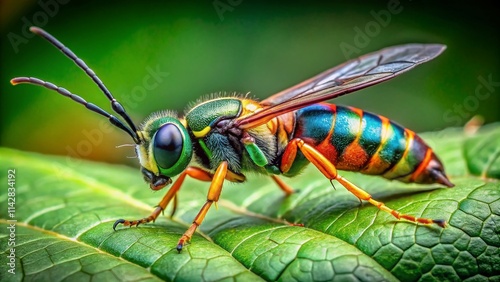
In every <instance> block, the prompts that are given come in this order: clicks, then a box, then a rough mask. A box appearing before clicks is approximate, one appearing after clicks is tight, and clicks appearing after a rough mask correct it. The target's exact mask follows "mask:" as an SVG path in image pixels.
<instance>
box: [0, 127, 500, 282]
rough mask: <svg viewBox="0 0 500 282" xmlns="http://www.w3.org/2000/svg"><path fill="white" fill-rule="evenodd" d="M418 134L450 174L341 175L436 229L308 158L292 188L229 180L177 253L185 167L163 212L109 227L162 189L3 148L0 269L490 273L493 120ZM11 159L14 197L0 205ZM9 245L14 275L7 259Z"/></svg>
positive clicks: (497, 261) (124, 274)
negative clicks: (328, 175) (400, 215)
mask: <svg viewBox="0 0 500 282" xmlns="http://www.w3.org/2000/svg"><path fill="white" fill-rule="evenodd" d="M422 137H423V138H424V139H425V140H426V141H427V142H428V143H429V145H431V147H433V148H434V149H435V151H436V153H437V154H438V155H439V156H440V158H441V160H442V161H443V163H444V164H445V168H446V171H447V174H448V175H449V176H450V179H451V181H452V182H453V183H454V184H456V187H454V188H452V189H449V188H440V187H438V186H436V185H428V186H423V185H414V184H412V185H408V184H403V183H399V182H391V181H387V180H385V179H382V178H380V177H376V176H366V175H360V174H358V173H348V172H342V175H343V176H344V177H346V178H347V179H349V180H351V181H352V182H354V183H355V184H357V185H358V186H360V187H362V188H364V189H366V190H367V191H368V192H370V193H371V194H372V195H373V197H374V198H375V199H377V200H381V201H384V202H385V203H386V204H387V205H388V206H389V207H391V208H394V209H397V210H398V211H401V212H404V213H408V214H412V215H415V216H421V217H429V218H442V219H445V220H447V221H448V227H447V228H445V229H442V228H439V227H437V226H423V225H416V224H414V223H411V222H405V221H398V220H396V219H395V218H393V217H392V216H391V215H390V214H388V213H385V212H381V211H379V210H378V209H377V208H376V207H374V206H372V205H370V204H366V203H363V204H360V202H359V200H358V199H357V198H355V197H354V196H353V195H351V194H350V193H349V192H347V191H346V190H345V189H344V188H343V187H342V186H341V185H340V184H338V183H336V182H334V185H335V188H336V190H334V189H333V188H332V186H331V184H330V183H329V181H327V180H326V179H325V178H324V177H323V176H322V175H321V174H320V173H319V172H318V171H316V169H315V168H314V167H313V166H309V167H308V168H307V169H306V171H305V172H304V173H303V174H302V175H300V176H297V177H295V178H293V179H285V180H286V181H287V182H288V183H289V184H291V185H292V186H293V187H295V188H296V189H297V190H298V192H297V193H294V194H293V195H291V196H289V197H285V196H284V195H283V193H282V191H281V190H280V189H278V188H277V187H276V185H275V184H274V183H273V182H272V181H271V180H270V179H268V178H267V177H263V176H257V175H250V176H249V179H248V181H247V182H246V183H244V184H232V183H226V184H225V185H224V189H223V192H222V196H221V200H220V201H219V203H218V208H217V209H216V208H215V207H212V209H211V210H210V211H209V213H208V215H207V217H206V219H205V221H204V222H203V224H202V225H201V227H200V228H199V232H197V233H196V234H195V236H194V237H193V239H192V240H191V243H190V244H188V245H187V246H186V247H185V248H184V249H183V251H182V252H181V253H180V254H179V253H177V250H176V249H175V246H176V244H177V241H178V239H179V237H180V236H181V235H182V233H183V232H184V231H185V230H186V229H187V227H188V226H189V225H190V223H191V222H192V220H193V218H194V216H195V215H196V214H197V213H198V211H199V209H200V208H201V206H202V205H203V203H204V202H205V199H206V193H207V190H208V184H207V183H205V182H199V181H195V180H192V179H186V181H185V183H184V185H183V188H182V189H181V191H180V193H179V206H178V210H177V212H176V214H175V216H174V217H173V218H170V217H169V216H168V215H169V214H170V210H169V209H167V211H165V216H160V217H159V219H158V220H157V221H156V222H155V223H153V224H146V225H141V226H140V227H138V228H135V227H134V228H123V227H122V228H120V227H119V228H117V231H116V232H115V231H113V229H112V225H113V223H114V221H115V220H117V219H119V218H125V219H139V218H143V217H146V216H148V215H149V214H150V213H151V212H152V210H153V207H154V206H155V205H156V204H157V203H158V202H159V201H160V200H161V197H162V196H163V195H164V193H165V191H159V192H152V191H151V190H149V188H148V185H146V184H145V183H144V182H143V180H142V178H141V176H140V172H139V171H138V169H134V168H130V167H126V166H120V165H109V164H104V163H96V162H88V161H81V160H74V159H69V158H67V157H56V156H46V155H40V154H35V153H28V152H21V151H17V150H13V149H8V148H0V162H1V165H0V166H1V168H2V175H1V178H2V182H1V183H4V187H5V188H2V189H1V190H0V201H1V203H2V204H1V207H2V208H1V210H0V217H1V218H0V228H1V229H0V230H2V232H1V235H0V242H1V246H2V252H3V253H4V254H3V255H2V256H1V258H0V263H1V264H0V270H1V275H2V281H4V280H5V281H21V280H23V279H24V280H50V281H62V280H65V281H77V280H80V281H88V280H94V281H160V280H168V281H193V280H194V281H199V280H203V281H221V280H223V281H259V280H267V281H275V280H282V281H293V280H297V281H310V280H314V281H331V280H337V281H345V280H352V281H397V280H403V281H419V280H420V281H432V280H470V281H483V280H484V281H486V280H488V279H489V280H495V279H500V276H499V275H498V269H500V251H499V247H500V236H499V234H500V227H499V226H500V181H499V179H500V157H499V156H500V127H499V125H498V124H493V125H489V126H486V127H484V128H483V129H481V130H480V131H479V132H478V133H477V134H475V135H472V136H467V135H465V134H464V133H463V131H462V130H461V129H446V130H444V131H441V132H435V133H428V134H423V136H422ZM9 169H15V188H16V190H15V210H13V209H12V208H11V209H10V210H9V209H8V207H9V206H10V207H12V206H13V204H12V203H10V202H9V201H11V200H9V198H10V196H12V194H11V195H10V196H9V194H8V192H9V191H8V189H7V188H8V186H7V184H6V183H8V170H9ZM14 220H15V221H14ZM285 221H288V222H293V223H302V224H304V227H301V226H292V225H289V224H287V223H286V222H285ZM11 226H14V227H15V236H14V237H13V238H14V239H11V238H12V235H11V233H10V230H11V229H12V228H11V229H8V227H11ZM9 239H11V241H9ZM12 240H14V243H15V247H12V245H8V244H9V242H12ZM11 249H14V250H15V258H13V262H14V267H15V274H11V273H9V272H8V270H9V269H11V266H12V265H9V264H8V263H9V262H10V258H9V257H8V255H9V254H10V253H11Z"/></svg>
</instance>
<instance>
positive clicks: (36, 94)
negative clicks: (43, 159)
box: [0, 0, 500, 165]
mask: <svg viewBox="0 0 500 282" xmlns="http://www.w3.org/2000/svg"><path fill="white" fill-rule="evenodd" d="M0 3H1V6H2V7H1V36H2V42H1V44H2V46H1V47H2V48H1V80H0V90H1V95H0V104H1V110H0V128H1V130H0V145H1V146H7V147H13V148H18V149H22V150H29V151H37V152H43V153H49V154H60V155H69V156H72V157H78V158H88V159H95V160H103V161H107V162H114V163H127V164H134V165H136V160H131V159H127V158H126V157H127V156H133V155H134V152H133V150H132V149H131V148H118V149H117V148H115V146H116V145H120V144H125V143H133V142H132V141H131V140H130V138H129V137H128V135H126V134H125V133H123V132H121V131H120V130H118V129H116V130H115V129H111V128H110V127H109V126H107V123H106V120H105V119H104V118H103V117H101V116H99V115H97V114H94V113H92V112H90V111H87V110H85V109H84V108H83V107H82V106H80V105H78V104H76V103H74V102H72V101H70V100H69V99H67V98H64V97H62V96H60V95H58V94H56V93H54V92H51V91H49V90H46V89H44V88H41V87H35V86H29V85H19V86H16V87H13V86H11V85H10V83H9V80H10V79H11V78H12V77H16V76H34V77H38V78H41V79H44V80H47V81H51V82H53V83H55V84H57V85H59V86H63V87H65V88H67V89H69V90H71V91H72V92H73V93H76V94H79V95H81V96H82V97H84V98H85V99H86V100H87V101H91V102H93V103H95V104H98V105H100V106H102V107H103V108H104V109H106V110H109V109H110V108H109V102H108V101H107V100H106V99H105V97H104V95H103V94H102V93H101V92H100V91H99V89H98V88H97V87H96V86H95V85H94V84H93V83H92V81H91V80H90V79H89V78H88V77H86V76H85V74H84V73H83V72H82V71H81V70H80V69H78V68H77V67H76V66H75V65H74V64H73V63H72V62H71V61H70V60H69V59H67V58H66V57H64V56H63V55H62V54H61V53H60V52H59V51H57V50H56V49H55V48H54V47H52V46H50V45H49V44H48V43H47V42H45V41H44V40H42V39H41V38H39V37H35V36H33V35H32V34H29V32H28V31H27V27H28V26H29V25H38V26H40V27H43V28H44V29H45V30H47V31H48V32H50V33H51V34H53V35H54V36H56V37H57V38H58V39H59V40H61V41H62V42H63V43H64V44H65V45H66V46H68V47H70V48H71V49H72V50H73V51H74V52H75V53H76V54H77V55H78V56H79V57H81V58H82V59H84V60H85V61H86V62H87V64H88V65H89V66H90V67H91V68H92V69H93V70H94V71H95V72H96V73H97V74H98V75H99V76H100V78H101V79H102V80H103V81H104V82H105V84H106V85H107V86H108V88H109V89H110V90H111V92H112V93H114V95H115V97H116V98H117V99H118V100H120V101H122V103H123V104H124V105H125V106H126V108H127V110H128V113H129V114H130V115H131V116H132V118H133V119H134V120H135V121H136V123H139V122H140V121H142V120H143V119H144V118H145V117H146V116H147V115H148V114H150V113H151V112H154V111H158V110H163V109H172V110H176V111H179V112H182V111H183V110H184V109H185V108H186V106H187V105H188V104H189V103H191V102H193V101H196V100H197V99H198V98H199V97H201V96H204V95H206V94H210V93H215V92H220V91H225V92H239V93H247V92H250V93H251V95H252V96H253V97H256V98H259V99H263V98H265V97H268V96H270V95H272V94H273V93H275V92H278V91H280V90H282V89H284V88H286V87H289V86H291V85H294V84H296V83H299V82H301V81H303V80H305V79H307V78H309V77H311V76H313V75H315V74H317V73H319V72H322V71H324V70H326V69H328V68H330V67H333V66H335V65H337V64H340V63H342V62H344V61H346V60H347V59H348V58H353V57H356V56H358V55H362V54H365V53H369V52H372V51H375V50H378V49H380V48H383V47H387V46H391V45H396V44H402V43H410V42H423V43H443V44H446V45H447V46H448V49H447V50H446V51H445V52H444V54H443V55H441V56H440V57H438V58H437V59H435V60H433V61H432V62H430V63H427V64H424V65H422V66H419V67H417V68H416V69H414V70H412V71H410V72H408V73H405V74H403V75H402V76H400V77H398V78H396V79H393V80H391V81H390V82H386V83H383V84H381V85H377V86H373V87H370V88H368V89H365V90H362V91H359V92H357V93H355V94H351V95H348V96H345V97H341V98H339V99H336V100H334V102H335V103H338V104H347V105H351V106H355V107H359V108H362V109H364V110H368V111H372V112H375V113H378V114H381V115H384V116H387V117H389V118H391V119H393V120H395V121H397V122H398V123H400V124H402V125H404V126H406V127H409V128H411V129H413V130H415V131H417V132H421V131H430V130H439V129H442V128H446V127H450V126H461V125H463V124H465V123H466V122H467V121H468V120H469V119H470V118H471V117H472V116H474V115H481V116H482V117H484V119H485V122H486V123H491V122H494V121H499V120H500V113H499V109H500V97H499V96H500V95H499V93H500V72H499V56H500V52H499V50H500V48H499V47H500V42H499V36H498V24H497V20H496V19H495V18H497V17H498V15H497V12H496V11H495V9H493V8H492V7H490V6H489V5H488V2H482V1H474V2H464V3H467V4H459V3H458V2H451V1H449V2H448V1H400V2H399V1H365V2H362V1H355V2H353V1H351V2H349V3H346V2H344V3H340V2H338V1H335V2H332V3H330V4H327V3H322V2H311V1H307V2H306V1H295V2H275V3H273V4H270V3H265V2H257V1H248V0H239V1H236V0H232V1H229V0H215V1H214V0H209V1H197V2H196V3H193V2H189V3H188V2H181V1H177V2H171V1H134V2H132V1H76V0H72V1H67V0H65V1H63V0H60V1H56V0H42V1H13V0H10V1H2V2H0ZM346 50H349V51H351V54H346ZM151 72H155V73H156V74H157V75H156V78H155V79H152V77H155V76H152V75H151ZM167 73H168V75H167ZM488 81H490V82H488ZM146 88H147V89H146Z"/></svg>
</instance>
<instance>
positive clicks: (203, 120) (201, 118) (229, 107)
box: [186, 98, 242, 138]
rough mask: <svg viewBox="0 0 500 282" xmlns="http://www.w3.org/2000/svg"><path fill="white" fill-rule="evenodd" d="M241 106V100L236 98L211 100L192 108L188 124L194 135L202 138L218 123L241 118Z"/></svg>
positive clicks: (187, 120)
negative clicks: (223, 120) (227, 119)
mask: <svg viewBox="0 0 500 282" xmlns="http://www.w3.org/2000/svg"><path fill="white" fill-rule="evenodd" d="M241 106H242V105H241V100H239V99H236V98H218V99H214V100H209V101H206V102H204V103H201V104H199V105H197V106H195V107H194V108H192V109H191V110H190V111H189V112H188V113H187V115H186V122H187V125H188V127H189V128H190V129H191V131H192V132H193V135H194V136H195V137H197V138H201V137H203V136H205V135H207V134H208V132H209V131H210V128H211V127H212V126H213V125H214V124H215V123H216V122H217V121H220V120H221V119H223V118H234V117H237V116H239V114H240V113H241Z"/></svg>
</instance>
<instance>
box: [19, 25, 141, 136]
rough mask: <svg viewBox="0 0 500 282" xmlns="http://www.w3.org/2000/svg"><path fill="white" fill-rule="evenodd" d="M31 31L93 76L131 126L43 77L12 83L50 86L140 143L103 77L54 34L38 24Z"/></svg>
mask: <svg viewBox="0 0 500 282" xmlns="http://www.w3.org/2000/svg"><path fill="white" fill-rule="evenodd" d="M30 31H31V32H33V33H34V34H37V35H39V36H41V37H43V38H45V39H46V40H47V41H48V42H49V43H50V44H52V45H54V46H55V47H56V48H57V49H59V51H61V52H62V53H63V54H64V55H65V56H66V57H68V58H70V59H71V60H72V61H73V62H74V63H75V64H76V65H77V66H78V67H80V68H81V69H82V70H83V71H84V72H85V73H86V74H87V75H88V76H89V77H90V78H92V80H93V81H94V82H95V84H97V86H98V87H99V88H100V89H101V91H102V92H103V93H104V95H106V97H107V98H108V100H109V101H111V108H112V109H113V111H115V112H116V113H117V114H119V115H120V116H121V117H122V118H123V119H124V120H125V122H126V123H127V124H128V126H129V127H127V126H126V125H125V124H123V122H122V121H121V120H119V119H118V118H116V117H115V116H113V115H111V114H109V113H108V112H106V111H105V110H103V109H101V108H100V107H98V106H96V105H94V104H92V103H88V102H87V101H85V100H84V99H83V98H81V97H80V96H78V95H75V94H73V93H71V92H69V91H68V90H66V89H65V88H62V87H59V86H57V85H55V84H53V83H50V82H46V81H43V80H41V79H38V78H34V77H16V78H13V79H11V81H10V83H12V84H13V85H16V84H19V83H28V84H34V85H39V86H43V87H45V88H48V89H50V90H54V91H56V92H57V93H59V94H61V95H63V96H66V97H69V98H71V99H72V100H73V101H75V102H77V103H79V104H82V105H84V106H85V107H86V108H87V109H89V110H91V111H93V112H96V113H98V114H100V115H103V116H105V117H107V118H108V119H109V121H110V122H111V123H112V124H113V125H114V126H116V127H118V128H120V129H122V130H124V131H125V132H127V133H128V134H129V135H130V136H131V137H132V139H134V142H135V143H136V144H139V143H140V142H141V140H140V139H139V136H138V135H137V128H136V126H135V124H134V123H133V122H132V120H131V119H130V116H129V115H128V114H127V113H126V112H125V108H123V106H122V105H121V104H120V103H119V102H118V101H116V99H115V98H114V97H113V95H112V94H111V92H109V90H108V89H107V88H106V86H105V85H104V83H103V82H102V81H101V79H100V78H99V77H98V76H97V75H96V74H95V73H94V71H93V70H92V69H91V68H89V67H88V66H87V64H85V62H84V61H83V60H82V59H80V58H78V57H77V56H76V55H75V53H73V51H71V50H70V49H69V48H68V47H66V46H64V45H63V44H62V43H61V42H60V41H59V40H57V39H56V38H55V37H53V36H52V35H50V34H49V33H47V32H46V31H45V30H43V29H41V28H38V27H36V26H32V27H30Z"/></svg>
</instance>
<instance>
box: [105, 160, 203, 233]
mask: <svg viewBox="0 0 500 282" xmlns="http://www.w3.org/2000/svg"><path fill="white" fill-rule="evenodd" d="M187 175H189V176H191V177H192V178H194V179H198V180H201V181H211V180H212V174H210V173H209V172H206V171H204V170H202V169H200V168H197V167H188V168H187V169H186V170H184V171H183V172H182V173H181V174H180V175H179V178H177V180H176V181H175V182H174V184H173V185H172V187H171V188H170V189H169V190H168V192H167V194H165V196H163V199H161V201H160V203H158V205H157V206H156V208H155V210H154V211H153V213H151V215H150V216H148V217H145V218H142V219H139V220H124V219H119V220H117V221H116V222H115V224H113V229H115V230H116V226H117V225H118V224H120V223H121V224H123V225H124V226H139V224H143V223H148V222H151V221H153V222H154V221H155V220H156V218H158V216H159V215H160V213H162V212H163V211H164V210H165V208H166V207H167V205H168V203H170V201H171V200H172V198H174V209H173V211H172V214H173V213H174V212H175V209H176V208H177V197H176V195H177V192H179V190H180V189H181V185H182V183H183V182H184V180H185V179H186V176H187Z"/></svg>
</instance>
